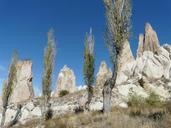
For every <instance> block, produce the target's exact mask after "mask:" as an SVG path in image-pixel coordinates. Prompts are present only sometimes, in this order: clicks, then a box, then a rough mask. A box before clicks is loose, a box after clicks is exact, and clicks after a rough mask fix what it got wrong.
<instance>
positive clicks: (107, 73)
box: [96, 61, 112, 88]
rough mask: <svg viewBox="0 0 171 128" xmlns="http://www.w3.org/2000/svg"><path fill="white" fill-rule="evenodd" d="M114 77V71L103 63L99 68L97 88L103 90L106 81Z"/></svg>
mask: <svg viewBox="0 0 171 128" xmlns="http://www.w3.org/2000/svg"><path fill="white" fill-rule="evenodd" d="M111 77H112V71H111V69H109V68H108V67H107V64H106V62H105V61H102V62H101V64H100V67H99V71H98V73H97V76H96V86H97V87H98V88H103V85H104V83H105V81H106V80H107V79H109V78H111Z"/></svg>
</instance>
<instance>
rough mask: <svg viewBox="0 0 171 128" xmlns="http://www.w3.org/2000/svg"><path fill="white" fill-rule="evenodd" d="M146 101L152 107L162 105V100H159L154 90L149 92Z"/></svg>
mask: <svg viewBox="0 0 171 128" xmlns="http://www.w3.org/2000/svg"><path fill="white" fill-rule="evenodd" d="M146 103H147V104H148V105H150V106H153V107H162V106H163V102H162V101H161V100H160V97H159V95H157V94H156V93H155V92H150V94H149V97H148V98H147V99H146Z"/></svg>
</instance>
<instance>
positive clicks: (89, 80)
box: [83, 29, 94, 109]
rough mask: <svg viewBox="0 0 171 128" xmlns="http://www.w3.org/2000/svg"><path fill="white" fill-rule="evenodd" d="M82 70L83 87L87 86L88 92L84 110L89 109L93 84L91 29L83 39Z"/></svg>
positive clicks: (92, 39) (92, 40)
mask: <svg viewBox="0 0 171 128" xmlns="http://www.w3.org/2000/svg"><path fill="white" fill-rule="evenodd" d="M83 70H84V81H85V85H87V92H88V101H87V103H86V104H85V106H86V109H89V104H90V102H91V99H92V96H93V87H92V85H93V84H94V37H93V34H92V30H91V29H90V33H89V34H88V33H87V34H86V38H85V48H84V67H83Z"/></svg>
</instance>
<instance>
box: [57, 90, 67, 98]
mask: <svg viewBox="0 0 171 128" xmlns="http://www.w3.org/2000/svg"><path fill="white" fill-rule="evenodd" d="M68 94H69V91H67V90H62V91H60V92H59V97H63V96H66V95H68Z"/></svg>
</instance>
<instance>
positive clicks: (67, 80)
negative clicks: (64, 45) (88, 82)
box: [53, 65, 76, 97]
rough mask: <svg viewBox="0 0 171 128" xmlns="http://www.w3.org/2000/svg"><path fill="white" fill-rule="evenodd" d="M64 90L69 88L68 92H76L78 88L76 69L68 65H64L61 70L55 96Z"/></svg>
mask: <svg viewBox="0 0 171 128" xmlns="http://www.w3.org/2000/svg"><path fill="white" fill-rule="evenodd" d="M62 90H67V91H68V92H74V91H75V90H76V77H75V74H74V71H73V70H72V69H70V68H69V67H68V66H67V65H64V67H63V68H62V69H61V71H60V72H59V75H58V78H57V81H56V93H55V94H54V95H53V96H55V97H56V96H58V94H59V93H60V91H62Z"/></svg>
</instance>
